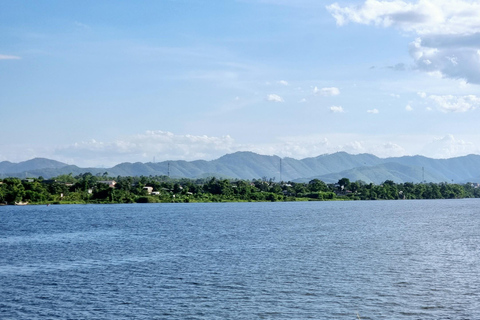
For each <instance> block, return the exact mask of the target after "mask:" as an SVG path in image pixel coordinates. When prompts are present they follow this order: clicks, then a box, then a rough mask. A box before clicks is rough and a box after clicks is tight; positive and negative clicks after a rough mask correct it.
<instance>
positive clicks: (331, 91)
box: [313, 87, 340, 96]
mask: <svg viewBox="0 0 480 320" xmlns="http://www.w3.org/2000/svg"><path fill="white" fill-rule="evenodd" d="M313 93H314V94H319V95H321V96H338V95H339V94H340V89H338V88H336V87H330V88H321V89H318V88H317V87H315V88H313Z"/></svg>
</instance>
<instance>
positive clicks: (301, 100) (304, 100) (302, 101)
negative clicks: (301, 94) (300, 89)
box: [298, 98, 307, 103]
mask: <svg viewBox="0 0 480 320" xmlns="http://www.w3.org/2000/svg"><path fill="white" fill-rule="evenodd" d="M305 102H307V99H305V98H302V99H300V100H299V101H298V103H305Z"/></svg>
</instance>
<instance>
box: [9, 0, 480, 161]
mask: <svg viewBox="0 0 480 320" xmlns="http://www.w3.org/2000/svg"><path fill="white" fill-rule="evenodd" d="M0 7H1V10H0V119H1V122H0V123H1V125H0V137H1V139H0V150H1V151H0V161H3V160H8V161H12V162H18V161H23V160H28V159H31V158H34V157H46V158H50V159H55V160H59V161H63V162H66V163H69V164H75V165H78V166H81V167H87V166H107V167H108V166H113V165H115V164H117V163H120V162H125V161H129V162H136V161H140V162H150V161H153V159H155V160H156V161H163V160H179V159H184V160H196V159H205V160H210V159H215V158H218V157H220V156H222V155H224V154H227V153H232V152H236V151H254V152H257V153H260V154H268V155H273V154H275V155H278V156H281V157H293V158H297V159H301V158H305V157H314V156H318V155H320V154H325V153H333V152H337V151H347V152H349V153H353V154H357V153H372V154H375V155H377V156H380V157H390V156H402V155H416V154H421V155H425V156H428V157H434V158H450V157H455V156H462V155H466V154H471V153H475V154H479V153H480V139H479V138H480V135H479V132H478V131H479V130H478V127H479V126H478V124H479V123H480V122H479V120H480V114H479V112H480V110H479V107H480V20H479V19H478V17H479V16H480V1H463V0H449V1H446V0H437V1H433V0H423V1H406V0H405V1H377V0H368V1H336V2H335V1H323V0H316V1H314V0H296V1H293V0H292V1H290V0H263V1H262V0H238V1H233V0H232V1H229V0H222V1H212V0H208V1H207V0H191V1H181V0H178V1H168V0H163V1H76V2H74V1H52V0H50V1H49V0H46V1H23V0H15V1H13V0H11V1H5V0H0Z"/></svg>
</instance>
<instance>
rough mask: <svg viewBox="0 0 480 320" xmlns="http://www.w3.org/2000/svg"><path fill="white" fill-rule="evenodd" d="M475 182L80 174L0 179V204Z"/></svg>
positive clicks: (419, 194) (356, 193)
mask: <svg viewBox="0 0 480 320" xmlns="http://www.w3.org/2000/svg"><path fill="white" fill-rule="evenodd" d="M479 197H480V188H478V185H476V184H472V183H467V184H448V183H439V184H436V183H419V184H414V183H399V184H396V183H394V182H393V181H390V180H387V181H385V182H384V183H382V184H381V185H375V184H372V183H370V184H366V183H364V182H362V181H356V182H350V180H349V179H347V178H342V179H340V180H339V181H338V183H336V184H328V185H327V184H325V183H324V182H323V181H321V180H318V179H314V180H311V181H310V182H308V183H295V182H280V183H278V182H275V181H273V180H272V179H270V180H267V179H266V178H263V179H258V180H251V181H250V180H228V179H218V178H207V179H196V180H192V179H186V178H185V179H172V178H169V177H167V176H149V177H145V176H141V177H121V176H118V177H116V178H112V177H108V175H107V173H106V172H105V173H104V174H103V175H100V174H97V175H95V176H94V175H92V174H91V173H85V174H80V175H78V176H75V177H73V176H72V174H69V175H60V176H58V177H56V178H55V179H51V180H44V179H43V178H42V177H40V178H38V179H37V178H32V179H25V180H20V179H18V178H5V179H3V180H0V203H1V204H15V203H26V202H28V203H29V204H67V203H157V202H233V201H237V202H239V201H325V200H377V199H382V200H396V199H456V198H479Z"/></svg>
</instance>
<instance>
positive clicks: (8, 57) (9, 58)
mask: <svg viewBox="0 0 480 320" xmlns="http://www.w3.org/2000/svg"><path fill="white" fill-rule="evenodd" d="M19 59H21V58H20V57H19V56H11V55H6V54H0V60H19Z"/></svg>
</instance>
